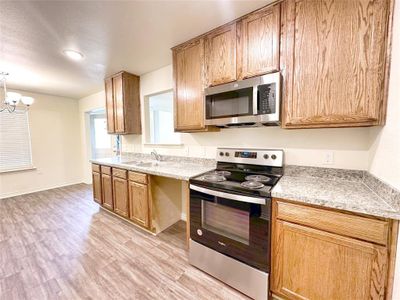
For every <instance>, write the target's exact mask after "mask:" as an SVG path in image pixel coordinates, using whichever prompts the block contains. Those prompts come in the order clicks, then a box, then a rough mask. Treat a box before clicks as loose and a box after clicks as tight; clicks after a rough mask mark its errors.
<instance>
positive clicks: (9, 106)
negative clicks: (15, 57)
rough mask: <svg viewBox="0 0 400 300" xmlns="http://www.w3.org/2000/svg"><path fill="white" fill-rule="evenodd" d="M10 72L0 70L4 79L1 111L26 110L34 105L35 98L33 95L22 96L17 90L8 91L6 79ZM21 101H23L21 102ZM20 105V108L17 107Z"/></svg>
mask: <svg viewBox="0 0 400 300" xmlns="http://www.w3.org/2000/svg"><path fill="white" fill-rule="evenodd" d="M8 75H9V74H8V73H6V72H0V77H1V79H0V80H1V81H3V91H4V100H3V102H2V103H0V112H3V111H5V110H7V111H8V112H9V113H13V112H17V111H18V112H26V111H27V110H28V109H29V106H31V105H32V103H33V101H34V99H33V98H32V97H26V96H22V95H21V94H18V93H15V92H7V84H6V79H7V76H8ZM20 102H21V103H20ZM17 107H18V109H17Z"/></svg>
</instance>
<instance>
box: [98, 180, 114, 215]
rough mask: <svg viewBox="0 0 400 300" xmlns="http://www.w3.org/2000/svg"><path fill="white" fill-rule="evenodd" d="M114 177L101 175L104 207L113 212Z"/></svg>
mask: <svg viewBox="0 0 400 300" xmlns="http://www.w3.org/2000/svg"><path fill="white" fill-rule="evenodd" d="M112 185H113V184H112V177H111V176H110V175H107V174H101V194H102V197H103V207H105V208H107V209H109V210H113V209H114V200H113V190H112Z"/></svg>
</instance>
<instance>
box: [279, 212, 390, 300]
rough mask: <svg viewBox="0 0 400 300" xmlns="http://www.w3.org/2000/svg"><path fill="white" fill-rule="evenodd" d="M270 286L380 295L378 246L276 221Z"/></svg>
mask: <svg viewBox="0 0 400 300" xmlns="http://www.w3.org/2000/svg"><path fill="white" fill-rule="evenodd" d="M275 234H276V240H275V244H274V255H275V263H274V267H273V271H272V272H273V273H272V274H274V275H273V282H272V289H273V291H274V292H275V293H277V294H278V295H279V294H280V295H283V296H287V297H288V298H289V299H383V298H384V292H385V279H386V276H385V274H386V269H387V268H386V267H387V266H386V262H387V251H386V248H385V247H383V246H379V245H375V244H372V243H368V242H363V241H358V240H356V239H352V238H347V237H342V236H340V235H335V234H331V233H327V232H324V231H321V230H316V229H312V228H309V227H305V226H301V225H297V224H292V223H289V222H285V221H280V220H279V221H277V222H276V228H275Z"/></svg>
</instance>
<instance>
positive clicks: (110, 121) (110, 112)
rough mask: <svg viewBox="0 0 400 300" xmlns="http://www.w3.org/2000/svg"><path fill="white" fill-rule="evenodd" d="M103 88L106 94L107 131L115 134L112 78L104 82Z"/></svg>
mask: <svg viewBox="0 0 400 300" xmlns="http://www.w3.org/2000/svg"><path fill="white" fill-rule="evenodd" d="M104 88H105V93H106V115H107V131H108V133H115V126H114V120H115V116H114V91H113V79H112V77H109V78H106V79H105V80H104Z"/></svg>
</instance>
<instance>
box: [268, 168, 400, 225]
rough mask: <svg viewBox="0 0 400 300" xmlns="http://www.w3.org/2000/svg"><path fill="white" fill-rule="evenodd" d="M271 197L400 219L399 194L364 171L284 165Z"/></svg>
mask: <svg viewBox="0 0 400 300" xmlns="http://www.w3.org/2000/svg"><path fill="white" fill-rule="evenodd" d="M285 174H286V175H284V176H283V177H282V178H281V179H280V180H279V182H278V183H277V185H276V186H275V187H274V188H273V189H272V197H276V198H282V199H287V200H293V201H297V202H299V203H309V204H314V205H320V206H324V207H330V208H336V209H342V210H346V211H350V212H355V213H362V214H367V215H372V216H377V217H384V218H390V219H396V220H400V193H399V192H398V191H396V190H395V189H393V188H391V187H390V186H388V185H386V184H384V183H382V182H381V181H379V179H377V178H375V177H373V176H372V175H371V174H369V173H368V172H364V171H352V170H349V171H348V170H340V169H325V168H312V167H296V166H288V167H286V168H285Z"/></svg>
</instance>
